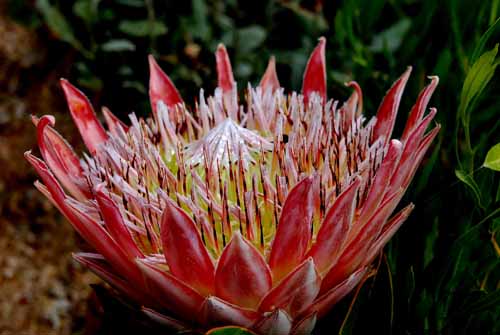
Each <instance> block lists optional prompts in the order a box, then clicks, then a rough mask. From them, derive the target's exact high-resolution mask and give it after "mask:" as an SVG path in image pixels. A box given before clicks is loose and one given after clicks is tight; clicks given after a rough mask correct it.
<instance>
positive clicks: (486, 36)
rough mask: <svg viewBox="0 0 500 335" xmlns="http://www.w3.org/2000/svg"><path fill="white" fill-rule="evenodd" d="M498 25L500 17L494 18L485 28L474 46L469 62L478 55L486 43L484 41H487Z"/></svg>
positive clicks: (473, 60)
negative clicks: (486, 28)
mask: <svg viewBox="0 0 500 335" xmlns="http://www.w3.org/2000/svg"><path fill="white" fill-rule="evenodd" d="M499 26H500V17H499V18H497V19H496V21H495V22H493V24H492V25H491V26H490V27H489V28H488V30H486V31H485V32H484V34H483V36H481V39H480V40H479V43H478V44H477V46H476V48H475V49H474V53H473V54H472V57H471V59H470V61H471V63H474V62H475V61H476V60H477V58H478V57H479V55H480V54H481V53H482V52H483V49H484V46H485V45H486V42H488V39H489V38H490V36H491V34H493V32H494V31H495V30H496V29H497V28H498V27H499Z"/></svg>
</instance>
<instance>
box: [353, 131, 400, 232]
mask: <svg viewBox="0 0 500 335" xmlns="http://www.w3.org/2000/svg"><path fill="white" fill-rule="evenodd" d="M402 150H403V145H402V144H401V142H399V141H398V140H391V142H390V144H389V150H388V151H387V154H386V155H385V157H384V160H383V161H382V164H381V166H380V167H379V168H378V170H377V172H376V173H375V177H374V178H373V182H372V184H371V186H370V190H369V191H368V195H367V197H366V200H365V203H364V204H363V208H362V209H361V213H360V215H359V221H358V223H357V224H356V226H355V227H353V228H354V230H353V233H354V234H356V233H358V232H359V230H360V229H361V228H362V227H363V226H364V224H365V223H366V221H367V220H368V219H369V218H371V217H372V215H373V213H374V212H375V210H376V209H377V208H378V206H379V205H380V203H381V202H382V199H384V195H385V194H386V193H387V192H386V190H387V188H388V187H389V186H390V184H389V182H390V180H391V176H392V174H393V172H394V170H395V169H396V168H397V164H398V163H399V159H400V157H401V152H402Z"/></svg>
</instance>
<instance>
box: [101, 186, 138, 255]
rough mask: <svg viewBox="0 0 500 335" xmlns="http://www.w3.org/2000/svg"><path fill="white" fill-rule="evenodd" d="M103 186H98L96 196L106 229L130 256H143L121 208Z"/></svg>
mask: <svg viewBox="0 0 500 335" xmlns="http://www.w3.org/2000/svg"><path fill="white" fill-rule="evenodd" d="M103 188H104V185H103V184H100V185H98V186H97V189H96V194H95V197H96V200H97V204H98V205H99V210H100V212H101V215H102V217H103V219H104V223H105V225H106V229H107V230H108V232H109V234H110V235H111V236H112V237H113V239H114V240H115V241H116V242H117V243H118V245H120V246H121V247H122V249H123V251H124V252H125V253H126V254H127V255H128V256H129V257H130V258H136V257H139V258H143V257H144V254H143V253H142V251H141V250H139V248H138V247H137V244H136V243H135V241H134V239H133V238H132V235H131V234H130V231H129V230H128V228H127V227H126V226H125V222H124V221H123V217H122V214H121V212H120V209H119V208H118V206H117V205H116V204H115V202H114V201H113V200H112V199H111V198H110V197H109V196H108V195H107V194H106V193H104V191H103Z"/></svg>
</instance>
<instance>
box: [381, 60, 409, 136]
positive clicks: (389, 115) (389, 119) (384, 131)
mask: <svg viewBox="0 0 500 335" xmlns="http://www.w3.org/2000/svg"><path fill="white" fill-rule="evenodd" d="M410 73H411V67H408V69H407V70H406V71H405V73H403V75H402V76H401V77H400V78H399V79H398V80H397V81H396V82H395V83H394V84H393V85H392V87H391V88H390V89H389V91H388V92H387V95H386V96H385V97H384V100H382V103H381V104H380V107H379V109H378V111H377V123H375V127H374V128H373V140H374V141H375V140H376V139H378V138H379V137H381V136H383V137H384V139H385V143H388V142H389V139H390V138H391V134H392V129H393V128H394V122H395V121H396V115H397V113H398V108H399V102H400V101H401V96H402V95H403V90H404V88H405V86H406V82H407V81H408V78H409V77H410Z"/></svg>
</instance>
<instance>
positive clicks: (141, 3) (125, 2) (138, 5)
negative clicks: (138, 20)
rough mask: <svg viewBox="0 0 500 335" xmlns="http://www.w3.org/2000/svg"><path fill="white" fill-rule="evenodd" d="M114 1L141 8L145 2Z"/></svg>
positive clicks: (140, 0) (130, 0)
mask: <svg viewBox="0 0 500 335" xmlns="http://www.w3.org/2000/svg"><path fill="white" fill-rule="evenodd" d="M115 2H117V3H118V4H120V5H123V6H129V7H136V8H143V7H144V5H145V2H144V1H143V0H115Z"/></svg>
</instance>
